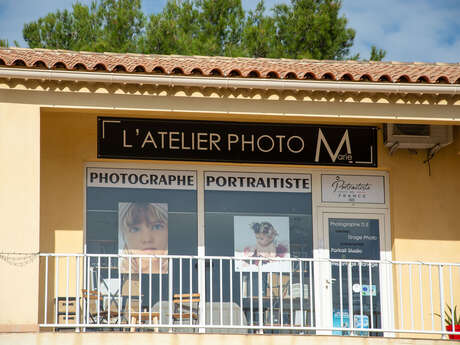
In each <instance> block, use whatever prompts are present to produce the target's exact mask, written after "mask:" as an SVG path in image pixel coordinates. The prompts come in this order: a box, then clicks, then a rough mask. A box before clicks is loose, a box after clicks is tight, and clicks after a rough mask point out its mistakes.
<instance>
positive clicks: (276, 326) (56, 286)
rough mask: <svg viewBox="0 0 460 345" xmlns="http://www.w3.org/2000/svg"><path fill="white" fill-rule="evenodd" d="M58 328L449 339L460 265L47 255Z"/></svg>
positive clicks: (458, 298)
mask: <svg viewBox="0 0 460 345" xmlns="http://www.w3.org/2000/svg"><path fill="white" fill-rule="evenodd" d="M40 274H41V279H42V281H43V282H44V284H43V285H44V287H43V289H42V297H41V299H42V301H41V303H43V315H42V317H41V324H40V326H41V327H43V328H46V327H52V328H55V329H61V328H74V329H75V330H76V331H86V330H89V329H98V330H102V329H107V330H130V331H135V330H139V329H143V330H151V331H154V332H191V331H192V332H210V333H212V332H223V333H286V332H288V333H299V334H334V335H350V336H352V335H361V336H395V335H397V334H408V333H419V334H425V336H426V337H438V338H439V337H447V336H448V335H449V336H453V335H454V334H455V335H457V336H460V332H458V331H457V332H455V327H454V330H453V331H452V330H447V328H446V326H447V325H446V321H445V318H444V317H439V315H444V314H445V313H446V311H448V308H451V309H452V310H454V309H455V306H456V305H457V304H459V302H460V291H459V289H458V288H457V289H455V287H457V286H459V283H460V264H448V263H424V262H400V261H372V260H365V261H362V260H361V261H359V260H336V259H321V260H318V259H300V258H290V259H278V258H277V259H267V258H245V259H242V258H237V257H217V256H213V257H211V256H205V257H198V256H180V255H164V256H132V255H107V254H40Z"/></svg>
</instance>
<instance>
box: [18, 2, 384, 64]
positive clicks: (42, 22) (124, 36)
mask: <svg viewBox="0 0 460 345" xmlns="http://www.w3.org/2000/svg"><path fill="white" fill-rule="evenodd" d="M340 7H341V1H340V0H290V3H288V4H279V5H275V6H274V7H273V8H272V9H271V11H270V12H268V11H267V10H266V8H265V4H264V0H260V1H259V2H258V4H257V6H256V8H255V9H254V10H253V11H249V12H248V13H245V11H244V10H243V6H242V4H241V0H168V2H167V3H166V5H165V7H164V8H163V10H162V11H161V12H159V13H157V14H152V15H150V17H149V18H146V17H145V15H144V14H143V12H142V10H141V0H93V2H92V3H91V4H90V5H89V6H88V5H84V4H81V3H78V2H77V3H75V4H74V5H73V6H72V9H71V10H70V11H68V10H64V11H56V12H54V13H49V14H48V15H46V16H45V17H42V18H39V19H38V20H37V21H33V22H31V23H28V24H26V25H25V26H24V29H23V35H24V39H25V41H26V42H27V43H28V45H29V47H31V48H35V47H40V48H51V49H69V50H88V51H98V52H100V51H112V52H142V53H153V54H182V55H211V56H215V55H221V56H247V57H267V58H293V59H299V58H311V59H335V60H340V59H345V58H352V57H350V56H349V51H350V48H351V46H352V45H353V40H354V37H355V31H354V30H353V29H351V28H348V27H347V19H346V18H345V17H344V16H339V10H340ZM372 49H373V50H372V52H371V59H372V60H377V59H382V58H383V57H384V56H385V53H386V52H385V51H383V50H382V49H377V48H376V47H373V48H372ZM357 57H358V55H356V56H355V58H357Z"/></svg>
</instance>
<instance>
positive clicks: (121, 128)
mask: <svg viewBox="0 0 460 345" xmlns="http://www.w3.org/2000/svg"><path fill="white" fill-rule="evenodd" d="M98 157H100V158H121V159H160V160H187V161H215V162H247V163H249V162H251V163H271V164H275V163H277V164H279V163H282V164H308V165H336V166H361V167H376V166H377V128H376V127H366V126H331V125H327V126H326V125H323V126H318V125H305V124H274V123H243V122H216V121H185V120H163V119H136V118H115V117H99V118H98Z"/></svg>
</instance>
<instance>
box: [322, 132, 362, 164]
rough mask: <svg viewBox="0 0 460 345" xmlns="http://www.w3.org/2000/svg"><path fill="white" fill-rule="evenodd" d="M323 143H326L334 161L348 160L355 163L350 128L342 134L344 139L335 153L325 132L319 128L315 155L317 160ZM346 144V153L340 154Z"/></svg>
mask: <svg viewBox="0 0 460 345" xmlns="http://www.w3.org/2000/svg"><path fill="white" fill-rule="evenodd" d="M321 143H323V144H324V147H325V148H326V150H327V153H328V154H329V156H330V157H331V160H332V162H333V163H335V161H336V160H339V161H348V162H349V163H353V156H352V154H351V144H350V137H349V135H348V129H347V130H345V133H344V134H343V136H342V140H341V141H340V143H339V146H337V150H335V152H334V153H333V152H332V150H331V147H330V146H329V143H328V142H327V140H326V137H325V136H324V134H323V132H322V131H321V128H319V129H318V140H317V142H316V155H315V162H319V155H320V151H321ZM344 144H346V148H347V153H346V154H339V153H340V151H341V150H342V147H343V145H344Z"/></svg>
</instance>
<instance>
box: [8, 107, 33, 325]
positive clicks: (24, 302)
mask: <svg viewBox="0 0 460 345" xmlns="http://www.w3.org/2000/svg"><path fill="white" fill-rule="evenodd" d="M0 220H1V222H0V256H1V257H0V259H1V260H0V275H1V278H0V279H1V282H2V283H1V284H0V306H1V310H2V312H0V332H20V331H27V332H30V331H37V330H38V303H39V301H38V296H39V258H38V256H37V255H36V254H37V253H38V251H39V243H40V225H39V224H40V107H39V106H37V105H24V104H15V103H0ZM18 253H19V254H18Z"/></svg>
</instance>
